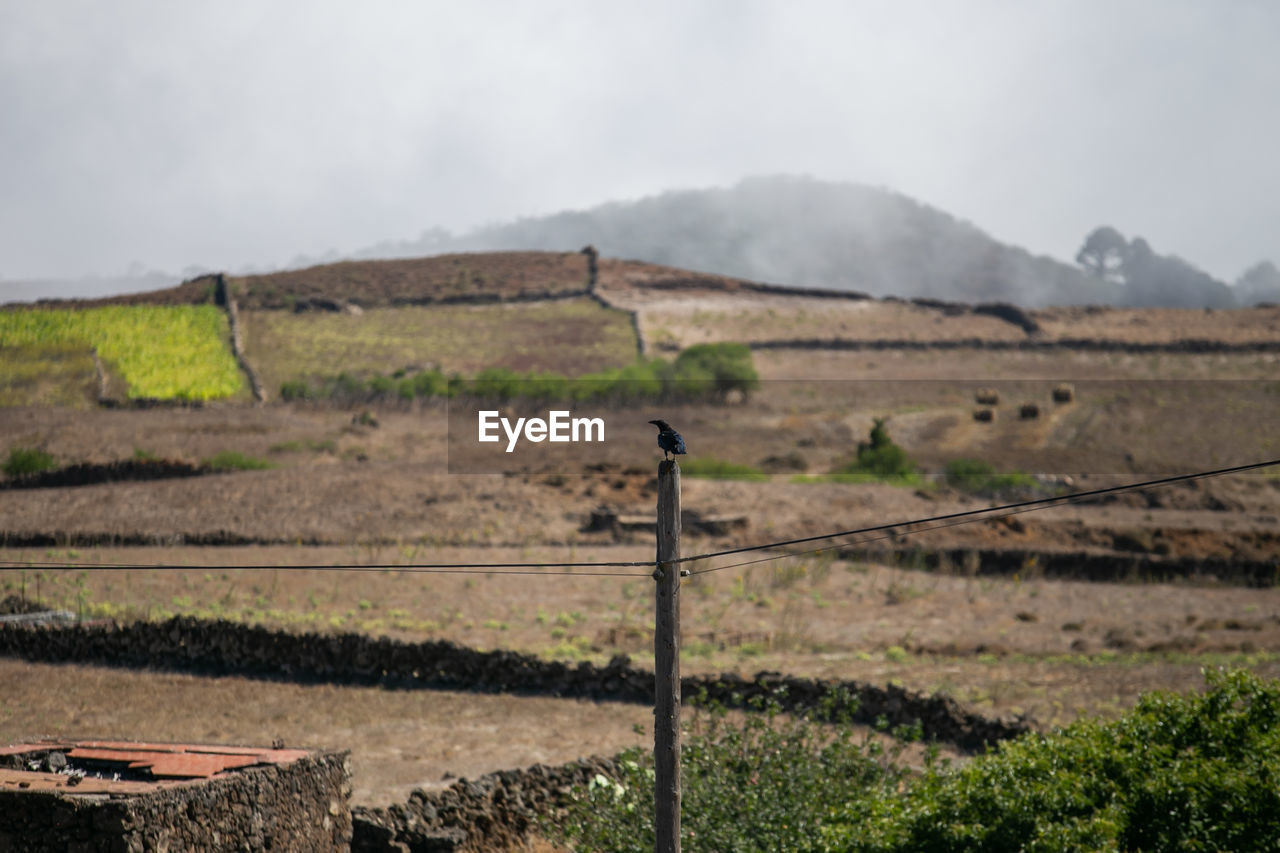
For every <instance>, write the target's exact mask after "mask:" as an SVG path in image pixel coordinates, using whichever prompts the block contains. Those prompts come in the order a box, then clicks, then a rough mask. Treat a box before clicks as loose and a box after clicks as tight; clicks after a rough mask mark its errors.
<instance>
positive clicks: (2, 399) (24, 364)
mask: <svg viewBox="0 0 1280 853" xmlns="http://www.w3.org/2000/svg"><path fill="white" fill-rule="evenodd" d="M0 322H3V320H2V319H0ZM97 389H98V374H97V370H96V369H95V368H94V366H93V350H92V348H90V347H89V346H87V345H84V344H24V345H19V346H0V406H79V407H85V406H89V405H92V404H93V403H94V402H95V401H96V400H97Z"/></svg>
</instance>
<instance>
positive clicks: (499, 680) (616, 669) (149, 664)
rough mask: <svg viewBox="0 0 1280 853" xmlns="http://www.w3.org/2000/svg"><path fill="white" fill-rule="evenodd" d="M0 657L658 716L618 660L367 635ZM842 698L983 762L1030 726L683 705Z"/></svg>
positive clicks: (238, 635)
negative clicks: (842, 705) (482, 695)
mask: <svg viewBox="0 0 1280 853" xmlns="http://www.w3.org/2000/svg"><path fill="white" fill-rule="evenodd" d="M0 654H5V655H9V656H13V657H19V658H23V659H26V660H31V661H49V662H64V661H65V662H71V661H74V662H80V663H97V664H106V665H110V666H125V667H137V668H164V669H171V670H180V671H188V672H198V673H207V674H216V675H223V674H235V675H248V676H254V677H260V678H273V679H287V680H290V681H299V682H304V683H315V682H334V683H355V684H370V685H383V686H387V687H395V688H410V689H411V688H432V687H434V688H447V689H459V690H475V691H481V692H493V693H523V694H540V695H551V696H573V697H583V698H593V699H607V700H613V701H623V702H638V703H643V704H652V703H653V700H654V676H653V673H652V672H650V671H647V670H643V669H639V668H637V667H634V666H632V665H631V662H630V659H629V658H627V657H626V656H618V657H615V658H614V659H613V660H611V661H610V662H609V663H608V664H606V665H604V666H597V665H595V664H592V663H590V662H582V663H579V664H577V665H574V666H571V665H569V664H566V663H561V662H558V661H545V660H542V659H540V658H537V657H534V656H532V655H526V654H521V653H518V652H510V651H501V650H499V651H491V652H480V651H476V650H474V649H470V648H467V647H465V646H459V645H456V644H454V643H450V642H446V641H427V642H422V643H407V642H402V641H398V640H392V639H388V638H386V637H380V638H374V637H369V636H366V635H363V634H295V633H289V632H284V631H273V630H268V629H266V628H262V627H258V626H250V625H241V624H238V623H232V622H225V621H204V620H198V619H193V618H189V617H181V616H180V617H175V618H173V619H170V620H168V621H166V622H133V623H130V624H126V625H116V624H111V623H108V624H81V625H72V626H47V627H21V626H5V627H0ZM833 689H840V690H842V691H845V692H847V693H848V694H849V695H850V696H851V697H853V698H856V700H857V708H856V710H855V712H854V714H853V720H854V722H861V723H873V722H882V723H886V724H888V725H889V726H895V727H896V726H906V725H914V724H919V725H920V727H921V730H922V733H923V735H924V737H925V738H926V739H928V740H937V741H944V742H948V743H952V744H955V745H956V746H958V747H960V748H961V749H966V750H981V749H983V748H985V747H987V746H989V745H991V744H994V743H996V742H997V741H1001V740H1004V739H1007V738H1010V737H1014V736H1017V735H1018V734H1021V733H1023V732H1025V731H1027V730H1028V729H1029V728H1030V726H1029V724H1028V723H1027V722H1026V721H1024V720H1016V719H1015V720H1004V719H989V718H986V717H982V716H979V715H977V714H974V713H971V712H968V711H966V710H965V709H963V708H961V707H960V706H959V705H958V704H957V703H956V702H955V701H953V700H952V699H950V698H948V697H945V696H926V695H922V694H917V693H912V692H909V691H907V690H903V689H902V688H899V687H896V686H893V685H889V686H887V687H878V686H875V685H870V684H863V683H860V682H856V681H843V682H838V681H827V680H819V679H812V678H796V677H792V676H785V675H782V674H779V673H759V674H757V675H756V676H755V677H754V678H746V677H743V676H740V675H736V674H723V675H719V676H687V677H685V678H683V679H682V680H681V692H682V695H683V696H684V697H685V698H686V701H693V700H694V699H696V698H698V697H701V699H702V701H706V702H712V703H719V704H722V705H725V706H728V707H749V706H750V703H751V701H752V700H753V699H757V698H759V699H764V698H773V699H775V700H776V701H778V702H779V704H781V705H782V707H783V708H784V709H785V710H789V711H801V710H815V711H816V710H817V709H818V708H820V707H821V700H822V699H823V698H824V697H825V696H826V695H828V694H829V693H830V692H831V691H832V690H833Z"/></svg>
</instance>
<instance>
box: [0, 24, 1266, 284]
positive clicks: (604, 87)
mask: <svg viewBox="0 0 1280 853" xmlns="http://www.w3.org/2000/svg"><path fill="white" fill-rule="evenodd" d="M1278 34H1280V3H1276V2H1270V0H1256V2H1255V0H1203V2H1201V0H1150V2H1136V0H1062V2H1049V1H1048V0H1045V1H1044V2H1038V1H1037V0H956V2H903V0H891V1H890V2H848V0H846V2H838V1H837V2H804V0H786V2H782V0H779V2H749V0H724V2H697V0H679V2H653V0H649V2H644V3H625V4H624V3H600V2H588V1H587V0H583V2H562V1H561V0H536V2H534V0H527V1H526V2H484V0H477V2H473V3H459V2H456V0H451V2H402V3H390V2H376V0H373V1H372V2H363V3H352V2H349V0H343V2H329V0H307V2H266V0H219V2H216V3H211V2H208V0H202V2H185V0H154V2H136V0H112V2H101V0H84V2H71V0H43V2H27V0H0V278H3V279H8V280H13V279H19V278H30V277H50V276H79V275H83V274H88V273H95V274H119V273H122V272H124V271H126V270H127V269H128V268H129V267H130V266H131V265H134V264H139V265H141V266H143V267H146V268H149V269H159V270H164V271H168V272H173V273H175V274H180V273H182V271H183V270H184V269H188V268H191V267H194V266H199V267H204V268H210V269H225V270H233V269H242V268H244V267H246V266H250V265H252V266H259V267H264V268H265V267H272V266H279V265H287V264H288V263H289V261H290V260H291V259H292V258H294V257H295V256H298V255H303V254H305V255H320V254H323V253H325V252H327V251H329V250H337V251H339V252H347V251H353V250H356V249H359V248H361V247H364V246H368V245H370V244H373V243H377V242H380V241H383V240H397V239H407V238H413V237H416V236H418V235H419V234H420V233H421V232H422V231H424V230H426V229H428V228H431V227H433V226H441V227H444V228H446V229H448V230H450V231H453V232H455V233H456V232H463V231H466V230H467V229H469V228H472V227H475V226H477V225H483V224H491V223H498V222H503V221H507V220H510V219H514V218H517V217H520V216H529V215H536V214H542V213H552V212H557V211H561V210H566V209H574V208H582V207H588V206H592V205H595V204H599V203H601V202H605V201H610V200H621V199H631V198H639V197H642V196H646V195H651V194H655V193H658V192H661V191H663V190H669V189H684V188H697V187H710V186H727V185H731V184H734V183H736V182H737V181H738V180H740V179H741V178H742V177H744V176H748V175H757V174H779V173H790V174H803V175H809V176H812V177H815V178H821V179H829V180H838V181H852V182H858V183H866V184H872V185H877V186H885V187H889V188H892V189H895V190H898V191H900V192H903V193H905V194H907V195H909V196H912V197H914V198H916V199H918V200H920V201H922V202H925V203H927V204H930V205H932V206H934V207H938V208H941V209H943V210H945V211H947V212H949V213H952V214H954V215H956V216H958V217H961V218H963V219H967V220H969V221H971V222H973V223H974V224H975V225H977V226H978V227H980V228H982V229H983V230H985V231H987V232H988V233H989V234H991V235H992V236H994V237H996V238H997V239H999V240H1002V241H1006V242H1010V243H1015V244H1018V245H1022V246H1024V247H1026V248H1028V249H1030V250H1032V251H1034V252H1037V253H1044V254H1049V255H1052V256H1054V257H1057V258H1059V259H1062V260H1066V261H1071V260H1072V258H1073V256H1074V254H1075V251H1076V249H1077V248H1078V247H1079V245H1080V243H1081V242H1082V241H1083V238H1084V235H1085V234H1086V232H1087V231H1089V230H1090V229H1092V228H1093V227H1095V226H1097V225H1100V224H1104V223H1105V224H1111V225H1114V226H1115V227H1117V228H1119V229H1120V230H1121V231H1122V232H1124V233H1125V234H1126V235H1127V236H1135V235H1142V236H1144V237H1146V238H1147V239H1148V240H1149V241H1150V243H1151V244H1152V246H1153V248H1155V249H1156V250H1157V251H1159V252H1162V253H1169V252H1171V253H1175V254H1178V255H1180V256H1182V257H1184V258H1186V259H1187V260H1189V261H1191V262H1192V263H1195V264H1196V265H1198V266H1200V267H1202V268H1204V269H1205V270H1207V271H1208V272H1210V273H1212V274H1213V275H1215V276H1218V277H1220V278H1223V279H1225V280H1228V281H1231V280H1234V279H1235V278H1236V277H1237V276H1238V275H1239V274H1240V273H1241V272H1242V271H1243V270H1244V269H1245V268H1246V267H1247V266H1249V265H1251V264H1253V263H1255V262H1257V261H1259V260H1262V259H1264V258H1270V259H1272V260H1274V261H1276V262H1278V263H1280V51H1278V50H1277V49H1276V43H1275V39H1276V37H1277V35H1278ZM570 248H572V247H570ZM0 299H2V295H0Z"/></svg>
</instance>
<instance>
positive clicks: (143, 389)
mask: <svg viewBox="0 0 1280 853" xmlns="http://www.w3.org/2000/svg"><path fill="white" fill-rule="evenodd" d="M228 334H229V333H228V329H227V319H226V316H225V315H224V314H223V313H222V312H221V311H220V310H219V309H218V308H216V307H214V306H212V305H110V306H105V307H101V308H83V309H31V310H21V311H0V347H24V346H39V347H45V346H52V347H66V346H68V345H76V346H81V345H82V346H92V347H95V348H96V349H97V351H98V355H99V356H100V357H101V358H102V359H103V360H104V361H106V362H107V363H109V364H111V365H113V366H114V367H115V369H117V370H119V371H120V374H121V375H122V376H123V377H124V379H125V381H126V382H127V383H128V384H129V396H130V397H133V398H140V397H149V398H155V399H162V400H169V399H179V400H210V399H217V398H222V397H230V396H231V395H233V394H235V393H236V392H238V391H240V390H242V389H243V387H244V380H243V378H242V377H241V375H240V369H239V367H238V366H237V365H236V362H235V359H234V358H233V357H232V355H231V349H230V346H229V344H228Z"/></svg>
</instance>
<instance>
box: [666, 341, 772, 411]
mask: <svg viewBox="0 0 1280 853" xmlns="http://www.w3.org/2000/svg"><path fill="white" fill-rule="evenodd" d="M674 374H675V379H676V381H677V382H678V383H691V385H690V388H692V387H693V385H696V384H699V383H705V384H706V386H707V387H709V388H710V389H713V390H714V391H715V392H716V394H718V395H720V396H721V397H724V396H725V395H727V394H728V393H729V392H730V391H741V392H742V393H743V394H744V395H745V394H749V393H751V392H752V391H754V390H755V389H756V388H757V387H758V386H759V385H760V377H759V375H758V374H757V373H756V368H755V364H754V362H753V361H752V358H751V348H750V347H748V346H747V345H746V344H737V343H730V342H721V343H714V344H694V345H693V346H691V347H689V348H687V349H685V350H683V351H681V353H680V354H679V355H678V356H676V361H675V365H674Z"/></svg>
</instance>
